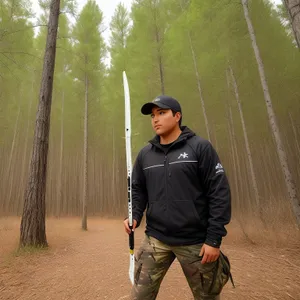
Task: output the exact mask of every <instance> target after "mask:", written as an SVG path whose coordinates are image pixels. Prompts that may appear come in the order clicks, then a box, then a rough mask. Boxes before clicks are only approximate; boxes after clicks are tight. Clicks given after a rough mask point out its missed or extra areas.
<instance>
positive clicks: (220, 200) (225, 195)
mask: <svg viewBox="0 0 300 300" xmlns="http://www.w3.org/2000/svg"><path fill="white" fill-rule="evenodd" d="M181 130H182V133H181V135H180V136H179V138H178V139H177V140H176V141H175V142H174V143H173V144H172V145H171V146H170V147H169V148H164V147H163V146H162V145H160V143H159V137H158V136H156V137H155V138H154V139H152V140H151V141H149V144H148V145H147V146H145V147H144V148H143V149H142V150H141V151H140V152H139V154H138V156H137V159H136V161H135V164H134V168H133V172H132V208H133V219H135V220H136V221H137V223H138V225H137V226H139V224H140V222H141V219H142V217H143V213H144V211H145V209H146V208H147V213H146V223H147V225H146V234H148V235H150V236H153V237H155V238H157V239H159V240H160V241H162V242H164V243H166V244H169V245H191V244H197V243H203V242H205V243H206V244H208V245H210V246H213V247H219V246H220V245H221V241H222V237H224V236H225V235H226V234H227V231H226V229H225V225H227V224H228V223H229V222H230V218H231V194H230V187H229V183H228V179H227V177H226V174H225V171H224V168H223V167H222V165H221V162H220V159H219V157H218V155H217V153H216V151H215V150H214V148H213V147H212V145H211V143H210V142H209V141H207V140H205V139H203V138H201V137H199V136H197V135H195V133H194V132H192V131H191V130H190V129H189V128H187V127H181Z"/></svg>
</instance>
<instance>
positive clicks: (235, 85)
mask: <svg viewBox="0 0 300 300" xmlns="http://www.w3.org/2000/svg"><path fill="white" fill-rule="evenodd" d="M229 72H230V74H231V79H232V84H233V88H234V94H235V98H236V101H237V104H238V109H239V114H240V118H241V123H242V128H243V133H244V140H245V146H246V151H247V157H248V161H249V166H250V173H251V178H252V184H253V190H254V195H255V202H256V205H257V208H258V209H260V203H259V193H258V187H257V180H256V176H255V172H254V167H253V158H252V154H251V149H250V145H249V140H248V134H247V129H246V124H245V119H244V114H243V109H242V104H241V101H240V96H239V91H238V86H237V82H236V79H235V76H234V73H233V70H232V68H231V66H229Z"/></svg>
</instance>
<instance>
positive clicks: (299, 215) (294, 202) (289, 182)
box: [241, 0, 300, 225]
mask: <svg viewBox="0 0 300 300" xmlns="http://www.w3.org/2000/svg"><path fill="white" fill-rule="evenodd" d="M241 2H242V5H243V9H244V15H245V20H246V22H247V26H248V31H249V35H250V38H251V42H252V47H253V50H254V54H255V58H256V61H257V65H258V71H259V75H260V80H261V85H262V88H263V92H264V98H265V102H266V106H267V112H268V117H269V123H270V127H271V130H272V133H273V136H274V139H275V142H276V147H277V154H278V157H279V160H280V164H281V169H282V172H283V174H284V179H285V184H286V187H287V190H288V193H289V198H290V202H291V206H292V208H293V211H294V214H295V217H296V221H297V223H298V225H300V204H299V200H298V198H297V191H296V186H295V183H294V181H293V177H292V173H291V171H290V168H289V166H288V159H287V155H286V151H285V149H284V145H283V143H282V140H281V136H280V131H279V127H278V125H277V120H276V115H275V112H274V109H273V104H272V99H271V96H270V93H269V87H268V83H267V79H266V75H265V70H264V65H263V62H262V58H261V56H260V51H259V48H258V45H257V42H256V37H255V32H254V29H253V25H252V21H251V18H250V15H249V9H248V0H241Z"/></svg>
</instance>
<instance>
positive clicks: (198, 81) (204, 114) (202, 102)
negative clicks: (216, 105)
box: [188, 32, 211, 141]
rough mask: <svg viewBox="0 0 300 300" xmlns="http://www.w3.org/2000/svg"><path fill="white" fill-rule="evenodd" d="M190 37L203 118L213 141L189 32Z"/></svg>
mask: <svg viewBox="0 0 300 300" xmlns="http://www.w3.org/2000/svg"><path fill="white" fill-rule="evenodd" d="M188 37H189V43H190V49H191V53H192V57H193V62H194V70H195V73H196V80H197V87H198V92H199V97H200V102H201V105H202V111H203V116H204V122H205V127H206V133H207V138H208V140H209V141H211V137H210V134H209V124H208V118H207V113H206V109H205V103H204V99H203V93H202V87H201V81H200V75H199V71H198V66H197V59H196V54H195V51H194V47H193V42H192V38H191V34H190V32H188Z"/></svg>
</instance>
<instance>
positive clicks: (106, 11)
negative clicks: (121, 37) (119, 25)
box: [31, 0, 133, 42]
mask: <svg viewBox="0 0 300 300" xmlns="http://www.w3.org/2000/svg"><path fill="white" fill-rule="evenodd" d="M132 1H133V0H96V2H97V3H98V5H99V7H100V9H101V11H102V12H103V16H104V20H103V21H104V25H105V28H107V30H106V31H105V32H104V33H103V35H104V38H105V41H106V42H108V38H109V23H110V20H111V17H112V16H113V14H114V11H115V8H116V6H117V5H118V3H120V2H121V3H123V4H124V5H125V6H126V7H127V9H128V11H130V7H131V3H132ZM76 2H77V5H78V7H77V11H78V13H79V12H80V10H81V9H82V7H83V6H84V5H85V4H86V2H87V0H77V1H76ZM31 3H32V7H33V9H34V12H35V13H37V15H38V14H39V13H40V11H41V10H40V7H39V2H38V0H31Z"/></svg>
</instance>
